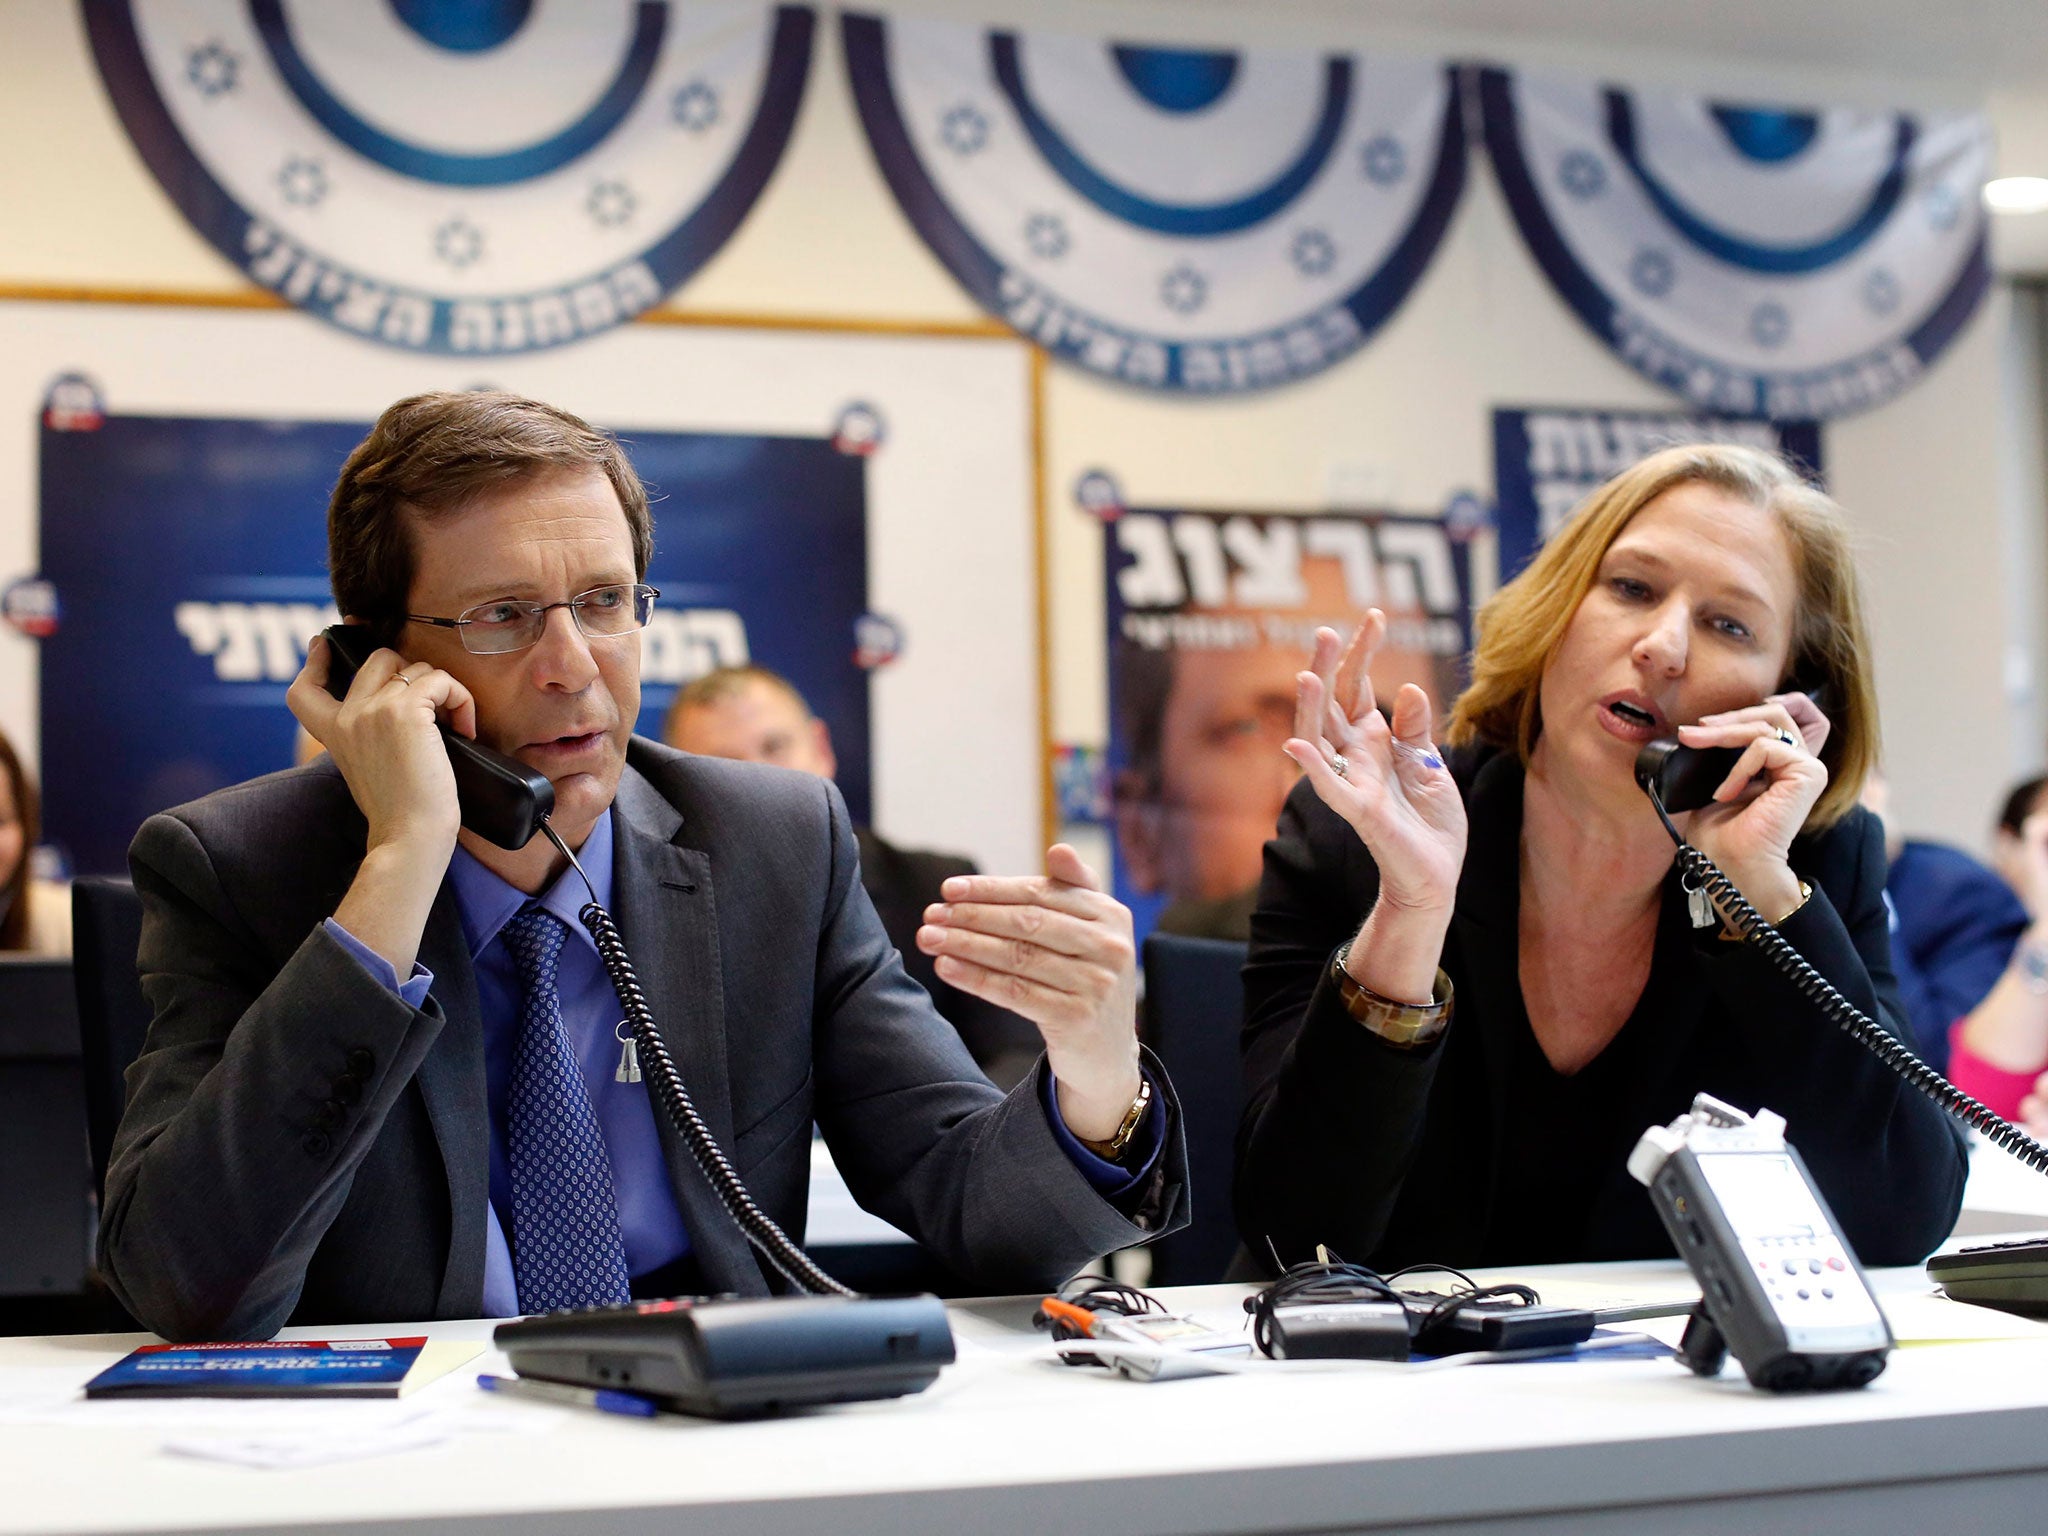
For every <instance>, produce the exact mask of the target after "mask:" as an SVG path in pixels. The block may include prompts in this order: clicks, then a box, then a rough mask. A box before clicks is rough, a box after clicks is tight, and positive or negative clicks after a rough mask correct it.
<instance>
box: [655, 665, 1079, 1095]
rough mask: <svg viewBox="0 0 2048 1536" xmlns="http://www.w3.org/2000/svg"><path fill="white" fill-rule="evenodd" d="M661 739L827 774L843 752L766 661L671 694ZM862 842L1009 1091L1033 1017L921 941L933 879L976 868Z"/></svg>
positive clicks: (932, 974)
mask: <svg viewBox="0 0 2048 1536" xmlns="http://www.w3.org/2000/svg"><path fill="white" fill-rule="evenodd" d="M661 735H662V740H664V741H666V742H667V743H668V744H669V745H670V746H672V747H680V748H682V750H683V751H685V752H695V753H698V754H699V755H701V756H705V757H729V758H735V759H737V760H738V761H740V762H746V763H773V764H774V765H776V766H777V767H779V768H794V769H797V770H799V771H800V772H803V773H811V774H816V775H817V776H818V777H819V778H821V779H828V780H829V779H830V778H831V777H832V776H833V774H834V773H835V772H836V771H837V770H838V766H839V761H838V759H837V757H835V756H834V755H833V752H832V733H831V731H830V730H828V729H827V728H826V725H825V722H824V721H822V720H820V719H819V718H818V717H817V716H816V715H814V714H812V713H811V707H810V705H809V704H808V703H806V702H805V701H804V696H803V695H802V694H801V693H799V692H797V689H796V685H795V684H794V683H792V682H790V681H789V679H788V678H786V677H783V676H782V675H781V674H780V673H778V672H773V671H771V670H769V669H768V668H767V667H757V666H733V667H719V668H718V669H717V670H715V671H712V672H707V673H706V674H705V675H704V676H702V677H700V678H698V679H697V680H696V681H695V682H693V683H690V684H689V685H688V686H687V687H685V688H684V689H683V690H682V691H681V692H680V693H678V694H677V695H676V698H675V702H674V703H673V704H671V705H670V706H669V711H668V717H667V719H666V720H664V721H663V722H662V730H661ZM854 836H855V837H856V839H857V840H858V841H859V843H860V883H861V884H862V885H863V886H865V887H866V888H867V893H868V896H869V898H870V899H871V900H872V901H873V902H874V904H875V910H876V911H877V912H878V913H880V914H881V918H882V927H883V928H884V929H886V930H887V931H888V934H889V942H890V943H892V944H894V945H895V946H896V948H897V949H898V950H899V951H900V952H901V953H902V955H903V968H904V969H905V970H907V971H908V972H910V974H911V977H912V978H913V979H914V980H915V981H917V982H918V984H919V985H921V986H922V987H923V988H924V989H925V991H927V992H929V993H930V994H931V995H932V1001H933V1003H934V1004H936V1005H937V1007H938V1010H939V1012H940V1014H942V1015H943V1016H944V1017H945V1019H946V1021H947V1022H948V1023H950V1024H951V1025H952V1026H953V1027H954V1028H955V1029H957V1030H959V1031H960V1038H961V1039H962V1040H963V1041H965V1042H966V1044H967V1049H968V1050H969V1051H970V1052H971V1053H973V1056H974V1060H975V1063H976V1065H978V1066H979V1067H980V1068H981V1070H982V1071H984V1072H986V1073H987V1074H988V1076H989V1078H990V1080H991V1081H993V1082H994V1083H995V1085H996V1086H997V1087H998V1088H1001V1089H1003V1090H1004V1091H1005V1092H1008V1091H1009V1090H1010V1089H1011V1088H1013V1087H1015V1086H1016V1085H1017V1084H1018V1083H1020V1082H1022V1081H1023V1079H1024V1075H1025V1074H1026V1073H1027V1072H1029V1071H1030V1070H1031V1066H1032V1063H1033V1062H1035V1061H1037V1059H1038V1052H1039V1048H1040V1045H1039V1037H1038V1031H1037V1030H1036V1029H1035V1028H1033V1027H1032V1025H1031V1023H1030V1021H1029V1020H1027V1019H1024V1018H1021V1017H1019V1016H1018V1015H1017V1014H1014V1013H1011V1012H1010V1011H1009V1010H1008V1009H1006V1008H999V1007H997V1006H996V1005H995V1004H993V1003H988V1002H983V1001H982V1000H981V999H980V998H978V997H975V996H973V995H971V994H969V993H966V992H963V991H961V990H960V989H959V988H957V987H954V986H950V985H948V984H947V983H946V982H944V981H942V980H941V979H940V978H939V975H938V973H937V971H936V970H935V969H934V968H933V963H932V957H931V956H930V955H927V954H926V953H924V951H923V950H921V949H919V948H918V947H917V943H916V935H917V929H918V925H919V924H920V923H922V922H923V921H924V909H925V908H926V907H928V906H930V905H931V904H932V903H933V902H935V901H941V900H943V899H944V898H943V897H941V896H940V894H939V887H940V886H941V885H943V884H944V883H945V881H946V879H947V878H948V877H949V876H952V875H971V874H975V873H977V871H976V869H975V865H974V862H973V860H971V859H967V858H963V857H961V856H960V855H959V854H952V853H932V852H926V851H924V850H920V849H914V848H898V847H897V846H896V845H895V844H893V843H889V842H885V841H884V840H883V839H882V837H881V836H880V835H879V834H878V833H877V832H876V831H875V830H874V828H872V827H865V826H863V827H856V828H854Z"/></svg>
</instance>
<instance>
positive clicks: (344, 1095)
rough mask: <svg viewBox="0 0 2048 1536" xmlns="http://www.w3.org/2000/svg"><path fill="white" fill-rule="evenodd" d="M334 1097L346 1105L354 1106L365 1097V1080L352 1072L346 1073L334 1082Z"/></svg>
mask: <svg viewBox="0 0 2048 1536" xmlns="http://www.w3.org/2000/svg"><path fill="white" fill-rule="evenodd" d="M334 1096H335V1098H337V1099H339V1100H341V1102H342V1103H344V1104H354V1103H355V1102H357V1101H358V1100H359V1099H361V1098H362V1096H363V1080H362V1079H361V1078H359V1077H357V1076H356V1075H355V1074H354V1073H352V1072H344V1073H342V1074H341V1076H339V1077H337V1078H336V1079H335V1080H334Z"/></svg>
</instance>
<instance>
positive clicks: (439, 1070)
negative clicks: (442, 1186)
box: [413, 880, 491, 1317]
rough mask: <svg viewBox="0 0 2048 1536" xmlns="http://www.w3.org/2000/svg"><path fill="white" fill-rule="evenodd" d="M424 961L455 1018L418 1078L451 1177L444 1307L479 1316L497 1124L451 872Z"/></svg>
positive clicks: (443, 1311) (446, 1311)
mask: <svg viewBox="0 0 2048 1536" xmlns="http://www.w3.org/2000/svg"><path fill="white" fill-rule="evenodd" d="M420 964H421V965H423V966H425V967H426V968H427V969H428V970H430V971H432V972H433V973H434V989H433V992H434V997H435V999H436V1000H437V1001H438V1002H439V1003H440V1005H441V1012H442V1014H443V1015H444V1016H445V1017H446V1020H447V1022H446V1023H444V1024H443V1025H442V1026H441V1033H440V1036H439V1037H438V1038H437V1039H436V1040H435V1041H434V1047H433V1049H432V1050H430V1051H428V1052H427V1055H426V1059H425V1060H424V1061H422V1062H421V1063H420V1069H419V1071H418V1073H417V1074H416V1075H415V1076H414V1078H413V1081H414V1082H416V1083H417V1084H418V1085H419V1090H420V1096H421V1097H422V1098H423V1099H425V1100H426V1105H427V1119H428V1121H429V1122H430V1123H431V1124H432V1126H433V1128H434V1139H435V1141H436V1142H438V1143H439V1145H440V1149H441V1166H442V1168H443V1170H444V1172H445V1173H446V1175H447V1179H448V1215H449V1223H450V1229H449V1240H448V1262H447V1266H446V1268H445V1270H444V1271H443V1273H442V1276H441V1295H440V1308H439V1315H440V1316H442V1317H474V1316H475V1315H476V1313H477V1311H478V1309H479V1308H480V1306H481V1305H482V1302H483V1294H484V1232H485V1225H486V1222H485V1215H484V1212H485V1208H486V1207H487V1205H488V1204H489V1202H490V1191H491V1127H490V1116H489V1114H488V1113H486V1112H485V1111H484V1105H486V1104H487V1103H488V1102H489V1100H490V1094H489V1090H488V1089H487V1087H486V1085H485V1081H484V1033H483V1010H482V1007H481V1005H480V1004H479V1003H478V1002H477V994H476V971H475V970H474V969H473V968H472V966H471V965H470V959H469V941H468V940H467V939H466V938H465V937H464V936H463V932H462V917H461V914H460V913H459V912H458V911H457V910H456V905H455V884H454V882H453V881H451V880H443V881H442V882H441V890H440V893H439V894H438V895H437V896H435V898H434V910H433V911H432V912H431V913H430V914H429V915H428V918H427V928H426V932H425V933H424V934H422V935H421V937H420Z"/></svg>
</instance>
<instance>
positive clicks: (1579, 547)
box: [1445, 444, 1878, 828]
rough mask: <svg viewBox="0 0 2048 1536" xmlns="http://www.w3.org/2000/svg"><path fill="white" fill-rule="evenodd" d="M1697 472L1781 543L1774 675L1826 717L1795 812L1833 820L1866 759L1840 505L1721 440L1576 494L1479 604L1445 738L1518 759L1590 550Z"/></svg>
mask: <svg viewBox="0 0 2048 1536" xmlns="http://www.w3.org/2000/svg"><path fill="white" fill-rule="evenodd" d="M1688 484H1704V485H1710V486H1713V487H1714V488H1715V489H1716V490H1720V491H1725V492H1726V493H1727V494H1729V495H1730V496H1734V497H1738V498H1740V499H1741V500H1743V501H1746V502H1748V503H1749V504H1750V505H1751V506H1754V507H1757V508H1760V509H1762V510H1764V511H1767V512H1771V513H1774V514H1775V515H1776V516H1777V519H1778V523H1779V526H1780V527H1782V528H1783V529H1784V530H1785V539H1786V542H1787V543H1788V544H1790V545H1791V547H1792V560H1793V564H1794V566H1795V567H1796V569H1795V571H1794V577H1795V581H1796V585H1797V589H1798V595H1799V607H1798V612H1797V614H1796V616H1795V622H1794V625H1793V631H1792V648H1791V653H1790V655H1789V656H1788V658H1787V660H1786V663H1785V677H1784V679H1783V680H1782V682H1783V684H1784V685H1785V686H1790V687H1797V688H1799V689H1801V690H1802V691H1804V692H1806V693H1809V694H1811V693H1816V692H1819V693H1821V694H1822V697H1821V698H1820V701H1819V702H1820V707H1821V709H1822V710H1823V712H1825V713H1826V715H1827V717H1828V719H1829V721H1830V722H1831V723H1832V725H1833V730H1831V731H1830V732H1829V734H1828V739H1827V742H1826V744H1825V745H1824V746H1823V747H1822V748H1821V754H1820V756H1821V761H1822V762H1823V763H1825V764H1827V769H1828V787H1827V789H1826V791H1825V792H1824V793H1823V794H1822V795H1821V798H1820V803H1819V804H1817V805H1816V806H1815V807H1814V808H1813V813H1812V815H1810V816H1809V817H1808V818H1807V824H1808V825H1809V826H1811V827H1814V828H1823V827H1828V826H1831V825H1833V824H1834V823H1835V822H1836V821H1839V820H1840V819H1841V818H1842V817H1843V816H1844V815H1846V814H1847V813H1848V811H1849V809H1850V807H1851V806H1853V805H1855V804H1856V800H1857V796H1858V795H1860V794H1861V793H1862V791H1863V780H1864V778H1865V777H1866V776H1867V775H1868V774H1869V772H1870V770H1871V769H1872V768H1873V767H1874V766H1875V765H1876V763H1877V749H1878V730H1877V688H1876V684H1875V683H1874V681H1873V680H1872V678H1871V674H1870V664H1869V661H1868V657H1869V654H1870V645H1869V637H1868V635H1867V634H1866V632H1865V630H1864V625H1863V599H1862V594H1861V591H1860V589H1859V586H1858V582H1857V577H1856V560H1855V551H1854V549H1853V548H1852V545H1851V540H1850V536H1849V522H1848V518H1847V517H1846V516H1845V515H1844V513H1843V511H1842V509H1841V507H1840V506H1839V505H1837V504H1836V503H1835V501H1834V500H1833V499H1832V498H1831V497H1829V496H1828V495H1826V494H1825V493H1824V492H1822V491H1819V490H1816V489H1815V488H1814V487H1813V486H1811V485H1809V484H1807V483H1806V481H1804V480H1803V479H1801V478H1800V476H1799V475H1798V473H1797V472H1796V471H1795V470H1793V468H1792V467H1791V466H1790V465H1789V464H1787V463H1786V462H1785V461H1784V460H1783V459H1781V458H1779V457H1778V456H1777V455H1776V454H1772V453H1766V452H1763V451H1762V450H1760V449H1756V448H1743V447H1736V446H1733V445H1728V444H1701V445H1697V446H1692V447H1684V448H1666V449H1665V450H1663V451H1662V452H1661V453H1653V454H1651V455H1650V456H1649V457H1648V458H1646V459H1643V460H1642V461H1641V462H1640V463H1637V464H1635V465H1632V466H1631V467H1629V468H1628V469H1625V470H1623V471H1622V472H1621V473H1620V474H1618V475H1616V476H1615V477H1614V478H1613V479H1612V480H1610V481H1608V482H1607V483H1606V484H1605V485H1603V486H1601V487H1600V489H1599V490H1597V491H1595V492H1594V493H1593V494H1592V495H1591V496H1589V497H1587V498H1586V500H1585V502H1584V503H1583V504H1582V505H1581V506H1580V507H1579V509H1578V510H1577V511H1576V512H1575V513H1573V514H1572V517H1571V519H1570V521H1568V522H1567V523H1566V524H1565V525H1564V527H1563V528H1561V529H1559V530H1558V533H1557V535H1556V537H1554V538H1553V539H1551V541H1550V542H1549V543H1548V544H1546V545H1544V546H1543V548H1542V549H1541V550H1540V551H1538V553H1537V555H1536V558H1535V559H1534V560H1532V561H1530V562H1529V565H1528V568H1527V569H1526V570H1524V571H1523V572H1522V573H1521V574H1520V575H1519V576H1517V577H1516V578H1515V579H1514V580H1513V581H1511V582H1509V583H1508V584H1507V585H1506V586H1504V587H1502V588H1501V589H1500V591H1498V592H1497V593H1495V594H1494V595H1493V597H1492V598H1491V599H1490V600H1489V601H1488V602H1487V604H1486V606H1485V607H1484V608H1482V609H1481V610H1480V611H1479V618H1478V624H1477V630H1478V648H1477V650H1476V651H1475V652H1474V654H1473V658H1472V684H1471V686H1470V687H1468V688H1467V689H1466V690H1465V691H1464V693H1463V694H1461V695H1460V696H1459V698H1458V701H1457V703H1456V704H1454V705H1453V706H1452V708H1451V717H1450V721H1449V725H1448V729H1447V730H1446V732H1445V736H1446V739H1447V740H1449V741H1450V742H1451V743H1452V744H1453V745H1457V744H1460V743H1464V742H1470V741H1487V742H1491V743H1493V744H1494V745H1496V746H1501V747H1512V748H1514V749H1515V751H1516V752H1518V753H1519V754H1520V755H1521V758H1522V761H1523V762H1525V763H1526V762H1527V761H1528V760H1529V754H1530V752H1531V751H1532V750H1533V749H1534V747H1535V745H1536V738H1537V737H1538V736H1539V735H1541V734H1542V731H1543V718H1542V712H1541V708H1540V705H1539V702H1538V692H1539V686H1540V684H1541V682H1542V678H1543V669H1544V668H1545V667H1546V666H1548V665H1549V664H1550V658H1551V656H1552V655H1554V654H1555V653H1556V651H1557V647H1558V644H1559V642H1561V641H1562V640H1563V639H1564V632H1565V629H1566V627H1567V626H1569V625H1570V623H1571V621H1572V615H1573V614H1575V613H1576V612H1578V608H1579V603H1580V600H1581V599H1583V598H1584V597H1585V595H1586V594H1587V592H1589V591H1590V590H1592V586H1593V582H1594V580H1595V579H1596V578H1597V577H1598V575H1599V571H1600V562H1601V561H1602V560H1603V559H1605V558H1606V555H1607V550H1608V546H1609V545H1611V544H1613V542H1614V541H1615V539H1616V538H1618V537H1619V536H1620V534H1621V530H1622V529H1624V528H1626V527H1627V526H1628V524H1629V521H1630V520H1631V519H1632V518H1634V516H1635V515H1636V514H1637V513H1638V512H1640V511H1642V510H1643V508H1644V507H1646V506H1648V505H1649V504H1650V503H1651V502H1652V501H1655V500H1656V499H1657V498H1658V497H1659V496H1661V495H1663V494H1664V493H1665V492H1666V491H1668V490H1671V489H1673V488H1674V487H1676V486H1681V485H1688Z"/></svg>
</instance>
